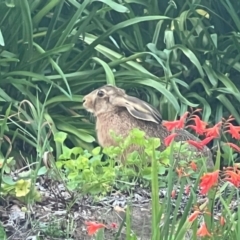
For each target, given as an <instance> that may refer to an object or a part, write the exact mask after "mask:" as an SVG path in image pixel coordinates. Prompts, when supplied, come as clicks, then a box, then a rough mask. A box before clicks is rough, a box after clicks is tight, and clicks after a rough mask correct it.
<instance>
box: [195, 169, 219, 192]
mask: <svg viewBox="0 0 240 240" xmlns="http://www.w3.org/2000/svg"><path fill="white" fill-rule="evenodd" d="M218 175H219V170H216V171H214V172H212V173H205V174H204V175H203V176H202V177H201V182H200V184H199V186H200V188H201V194H206V193H207V192H208V191H209V189H210V188H211V187H212V186H213V185H215V184H216V183H217V182H218Z"/></svg>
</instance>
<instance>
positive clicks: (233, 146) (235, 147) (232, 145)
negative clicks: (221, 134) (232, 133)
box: [225, 142, 240, 152]
mask: <svg viewBox="0 0 240 240" xmlns="http://www.w3.org/2000/svg"><path fill="white" fill-rule="evenodd" d="M225 144H226V145H228V146H229V147H231V148H232V149H233V150H235V151H236V152H240V147H239V146H237V145H236V144H234V143H230V142H228V143H225Z"/></svg>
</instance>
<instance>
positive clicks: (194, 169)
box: [189, 161, 197, 171]
mask: <svg viewBox="0 0 240 240" xmlns="http://www.w3.org/2000/svg"><path fill="white" fill-rule="evenodd" d="M189 165H190V168H191V169H192V170H193V171H196V170H197V164H196V163H195V162H194V161H191V162H190V164H189Z"/></svg>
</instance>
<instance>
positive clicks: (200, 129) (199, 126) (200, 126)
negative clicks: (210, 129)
mask: <svg viewBox="0 0 240 240" xmlns="http://www.w3.org/2000/svg"><path fill="white" fill-rule="evenodd" d="M192 119H193V120H194V122H195V125H188V127H190V128H192V129H193V130H194V131H195V132H196V133H197V134H200V135H202V134H203V133H204V132H205V129H206V126H207V125H208V124H207V123H205V122H203V121H202V120H201V119H200V118H199V116H194V117H193V118H192Z"/></svg>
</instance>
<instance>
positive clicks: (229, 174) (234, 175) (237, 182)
mask: <svg viewBox="0 0 240 240" xmlns="http://www.w3.org/2000/svg"><path fill="white" fill-rule="evenodd" d="M239 173H240V172H239V171H238V170H237V171H236V172H235V171H233V170H225V172H224V175H225V176H226V177H225V178H224V180H225V181H228V182H230V183H232V184H233V185H234V186H235V187H237V188H238V187H240V174H239Z"/></svg>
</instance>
